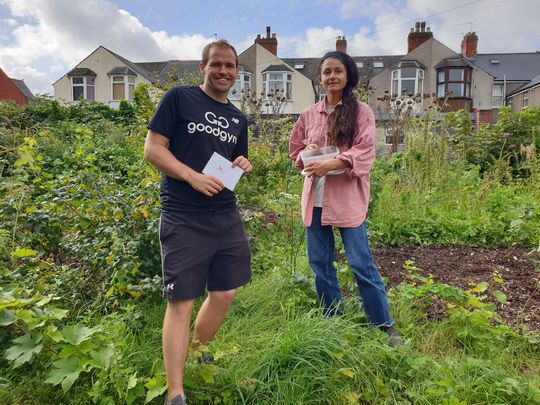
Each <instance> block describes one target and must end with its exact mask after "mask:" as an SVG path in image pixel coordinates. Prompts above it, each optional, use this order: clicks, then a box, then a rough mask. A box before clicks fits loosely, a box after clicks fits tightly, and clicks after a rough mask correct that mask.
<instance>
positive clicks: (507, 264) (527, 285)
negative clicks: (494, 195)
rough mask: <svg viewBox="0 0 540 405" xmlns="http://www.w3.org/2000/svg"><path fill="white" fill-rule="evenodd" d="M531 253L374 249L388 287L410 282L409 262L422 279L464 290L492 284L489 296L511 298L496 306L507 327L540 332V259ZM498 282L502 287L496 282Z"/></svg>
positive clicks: (522, 250) (454, 248) (447, 248)
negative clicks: (501, 294) (539, 264)
mask: <svg viewBox="0 0 540 405" xmlns="http://www.w3.org/2000/svg"><path fill="white" fill-rule="evenodd" d="M530 251H531V249H525V248H509V249H485V248H471V247H459V246H441V247H433V246H398V247H383V248H374V249H373V255H374V257H375V262H376V263H377V265H378V266H379V269H380V271H381V274H382V275H383V276H384V277H388V279H389V287H394V286H396V285H397V284H399V283H400V282H402V281H404V280H405V279H406V277H405V276H406V270H404V269H403V264H404V263H405V261H407V260H413V261H414V265H415V266H416V267H419V268H420V269H422V270H423V274H425V275H427V274H432V275H433V279H434V281H435V282H440V283H445V284H450V285H455V286H459V287H460V288H462V289H464V290H466V289H469V288H471V286H470V285H469V283H470V282H475V283H480V282H482V281H485V282H487V283H488V284H489V288H488V290H487V293H488V294H489V293H490V292H491V291H493V290H500V291H502V292H504V293H505V294H506V297H507V303H505V304H500V303H498V302H497V312H498V314H499V315H500V316H501V317H502V318H503V319H504V320H505V321H506V322H507V324H508V325H510V326H512V327H516V328H517V329H518V330H519V329H520V328H522V327H523V326H525V327H526V329H528V330H530V331H535V332H540V281H539V280H540V272H539V271H538V270H536V268H539V267H536V268H535V261H538V260H540V258H539V257H538V255H536V256H534V255H532V254H530ZM494 277H498V278H501V279H502V280H503V282H502V283H500V282H496V281H495V280H494ZM489 295H491V294H489ZM492 301H494V302H496V301H495V299H492Z"/></svg>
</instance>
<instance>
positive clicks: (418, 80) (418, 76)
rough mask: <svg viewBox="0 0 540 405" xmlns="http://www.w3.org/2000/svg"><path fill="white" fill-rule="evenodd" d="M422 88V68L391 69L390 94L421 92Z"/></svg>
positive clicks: (403, 94)
mask: <svg viewBox="0 0 540 405" xmlns="http://www.w3.org/2000/svg"><path fill="white" fill-rule="evenodd" d="M423 90H424V70H423V69H418V68H414V67H403V68H400V69H397V70H394V71H392V96H410V95H415V94H422V92H423Z"/></svg>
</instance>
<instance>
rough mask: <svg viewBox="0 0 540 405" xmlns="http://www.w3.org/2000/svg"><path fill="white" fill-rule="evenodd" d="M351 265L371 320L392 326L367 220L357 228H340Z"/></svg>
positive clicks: (377, 324) (379, 324)
mask: <svg viewBox="0 0 540 405" xmlns="http://www.w3.org/2000/svg"><path fill="white" fill-rule="evenodd" d="M339 231H340V233H341V238H342V240H343V245H344V246H345V253H346V255H347V260H348V261H349V266H350V267H351V268H352V270H353V273H354V276H355V278H356V283H357V284H358V289H359V291H360V296H361V297H362V301H363V303H364V308H365V311H366V315H367V317H368V320H369V322H370V323H371V324H372V325H373V326H383V325H385V326H391V325H392V324H393V323H394V321H393V320H392V318H391V317H390V312H389V310H388V299H387V297H386V290H385V288H384V283H383V281H382V278H381V275H380V274H379V271H378V270H377V268H376V267H375V263H374V262H373V256H372V255H371V250H370V249H369V241H368V237H367V232H366V224H365V222H364V223H363V224H362V225H360V226H359V227H356V228H339Z"/></svg>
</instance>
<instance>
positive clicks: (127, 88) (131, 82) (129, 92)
mask: <svg viewBox="0 0 540 405" xmlns="http://www.w3.org/2000/svg"><path fill="white" fill-rule="evenodd" d="M118 78H122V80H118ZM115 84H123V85H124V98H119V99H115V98H114V90H113V89H114V85H115ZM134 91H135V76H133V75H121V74H119V75H111V76H110V92H111V101H122V100H127V101H133V92H134Z"/></svg>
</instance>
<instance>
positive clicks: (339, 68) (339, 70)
mask: <svg viewBox="0 0 540 405" xmlns="http://www.w3.org/2000/svg"><path fill="white" fill-rule="evenodd" d="M320 81H321V86H322V87H323V89H324V90H325V91H326V92H327V93H330V92H333V93H336V92H343V89H344V88H345V86H346V85H347V70H346V69H345V65H343V63H341V61H340V60H339V59H335V58H328V59H325V61H324V62H323V64H322V66H321V77H320Z"/></svg>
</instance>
